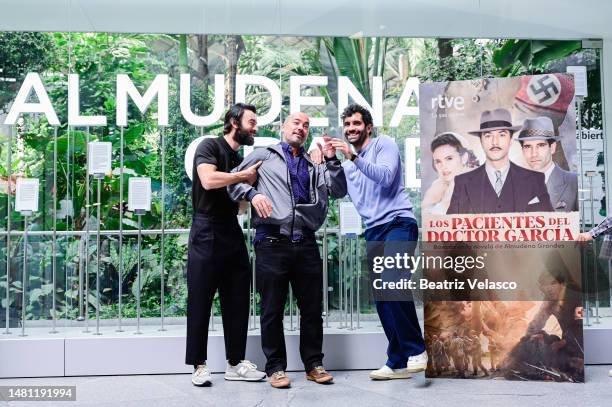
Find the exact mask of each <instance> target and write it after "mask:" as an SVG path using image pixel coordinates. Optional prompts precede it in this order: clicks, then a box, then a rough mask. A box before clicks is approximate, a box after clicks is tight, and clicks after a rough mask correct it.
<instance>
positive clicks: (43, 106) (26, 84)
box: [4, 73, 60, 126]
mask: <svg viewBox="0 0 612 407" xmlns="http://www.w3.org/2000/svg"><path fill="white" fill-rule="evenodd" d="M32 90H33V91H34V94H35V95H36V97H37V98H38V103H29V102H27V100H28V96H30V93H31V92H32ZM21 113H42V114H44V115H45V116H47V120H48V121H49V124H51V125H52V126H59V124H60V122H59V119H58V118H57V114H55V110H54V109H53V105H52V104H51V100H49V95H48V94H47V91H46V90H45V86H44V85H43V83H42V81H41V80H40V76H38V74H37V73H29V74H27V75H26V77H25V79H24V80H23V83H22V84H21V88H19V92H18V93H17V97H16V98H15V101H14V102H13V105H12V106H11V110H10V111H9V114H8V115H7V116H6V119H5V120H4V124H9V125H13V124H15V123H16V122H17V118H18V117H19V115H20V114H21Z"/></svg>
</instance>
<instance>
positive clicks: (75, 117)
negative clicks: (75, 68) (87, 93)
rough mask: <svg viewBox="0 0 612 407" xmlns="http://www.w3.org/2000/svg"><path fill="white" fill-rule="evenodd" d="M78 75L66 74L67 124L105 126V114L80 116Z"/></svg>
mask: <svg viewBox="0 0 612 407" xmlns="http://www.w3.org/2000/svg"><path fill="white" fill-rule="evenodd" d="M80 100H81V97H80V95H79V75H78V74H75V73H71V74H68V124H69V125H70V126H106V116H81V107H80Z"/></svg>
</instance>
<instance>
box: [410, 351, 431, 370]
mask: <svg viewBox="0 0 612 407" xmlns="http://www.w3.org/2000/svg"><path fill="white" fill-rule="evenodd" d="M425 369H427V351H425V352H423V353H421V354H420V355H415V356H410V357H409V358H408V371H409V372H410V373H418V372H424V371H425Z"/></svg>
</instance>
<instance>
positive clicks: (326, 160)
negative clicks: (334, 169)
mask: <svg viewBox="0 0 612 407" xmlns="http://www.w3.org/2000/svg"><path fill="white" fill-rule="evenodd" d="M323 158H324V159H325V162H326V163H329V162H332V161H338V157H336V156H335V155H334V156H333V157H331V158H327V157H326V156H323Z"/></svg>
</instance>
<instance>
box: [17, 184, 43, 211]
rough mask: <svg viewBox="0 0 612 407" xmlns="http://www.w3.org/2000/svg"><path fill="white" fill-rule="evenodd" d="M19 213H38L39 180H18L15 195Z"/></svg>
mask: <svg viewBox="0 0 612 407" xmlns="http://www.w3.org/2000/svg"><path fill="white" fill-rule="evenodd" d="M15 210H16V211H17V212H28V211H30V212H36V211H38V178H18V179H17V192H16V194H15Z"/></svg>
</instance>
